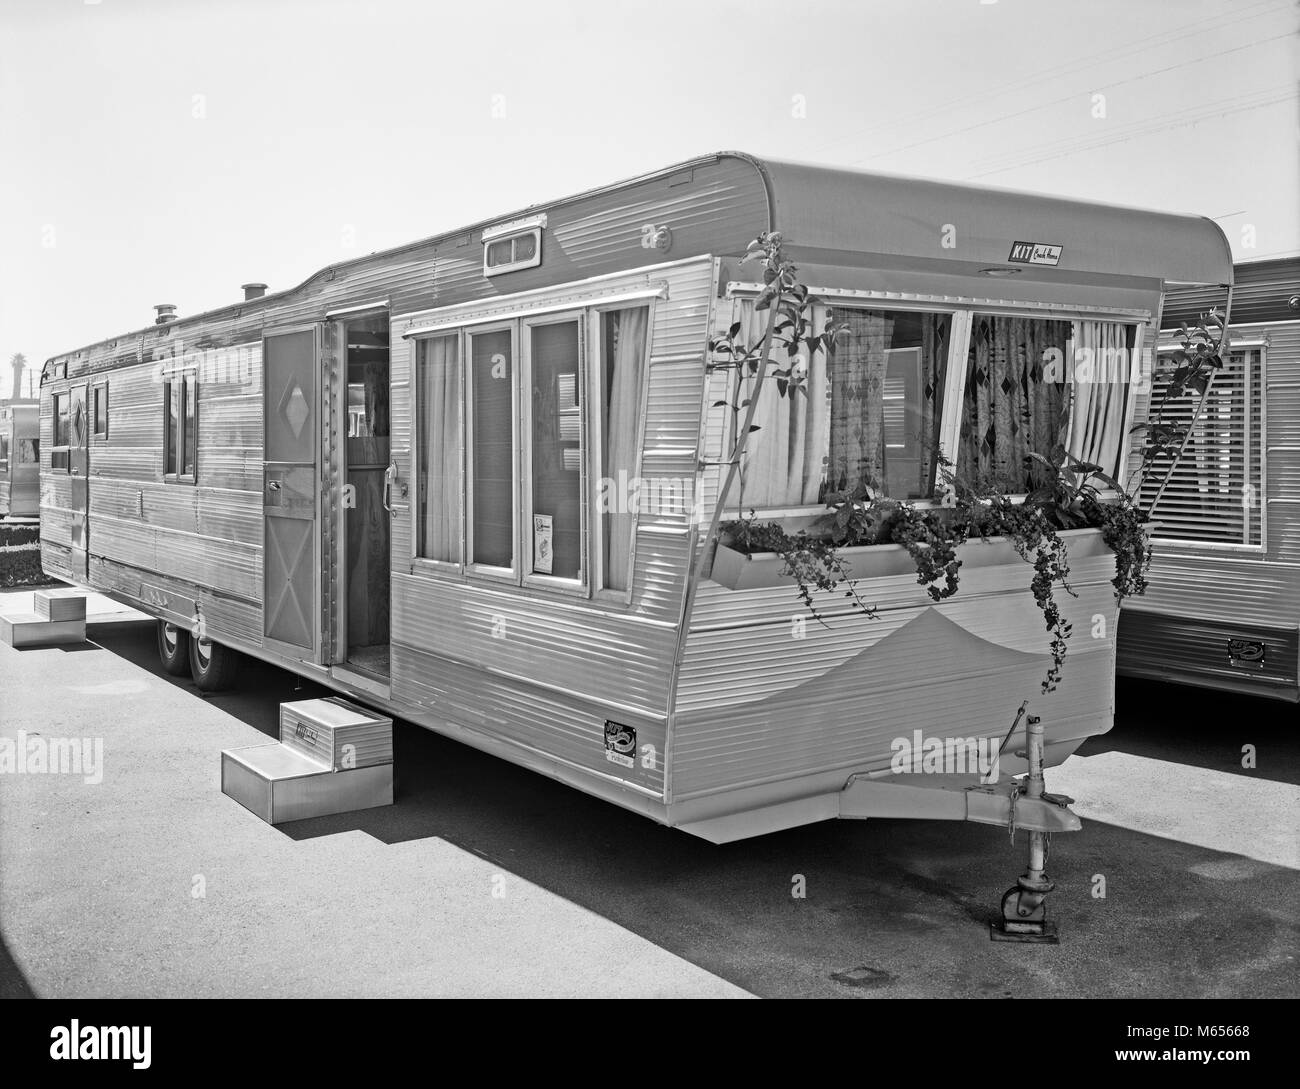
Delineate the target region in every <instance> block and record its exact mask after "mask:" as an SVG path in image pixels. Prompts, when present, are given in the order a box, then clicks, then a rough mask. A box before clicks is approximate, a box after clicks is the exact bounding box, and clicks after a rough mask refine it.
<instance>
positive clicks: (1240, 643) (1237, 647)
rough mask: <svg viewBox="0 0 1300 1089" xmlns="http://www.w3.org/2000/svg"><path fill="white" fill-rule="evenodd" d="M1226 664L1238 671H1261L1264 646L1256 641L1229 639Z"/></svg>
mask: <svg viewBox="0 0 1300 1089" xmlns="http://www.w3.org/2000/svg"><path fill="white" fill-rule="evenodd" d="M1228 664H1229V665H1232V666H1236V667H1237V668H1238V669H1263V668H1264V644H1263V643H1261V642H1260V641H1259V640H1257V639H1229V640H1228Z"/></svg>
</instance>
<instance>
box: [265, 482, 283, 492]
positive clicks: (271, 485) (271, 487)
mask: <svg viewBox="0 0 1300 1089" xmlns="http://www.w3.org/2000/svg"><path fill="white" fill-rule="evenodd" d="M266 488H267V491H272V492H278V491H279V490H280V482H279V481H278V480H268V481H267V482H266Z"/></svg>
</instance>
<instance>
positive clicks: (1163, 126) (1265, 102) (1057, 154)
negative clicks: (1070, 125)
mask: <svg viewBox="0 0 1300 1089" xmlns="http://www.w3.org/2000/svg"><path fill="white" fill-rule="evenodd" d="M1279 90H1280V91H1281V93H1277V92H1278V91H1279ZM1291 92H1292V88H1291V87H1290V85H1286V84H1284V85H1283V86H1282V87H1281V88H1280V89H1279V88H1271V89H1270V90H1268V91H1257V92H1255V93H1254V94H1253V95H1241V96H1238V98H1231V99H1225V100H1223V101H1222V102H1219V103H1215V104H1214V105H1212V106H1210V107H1198V108H1197V109H1199V110H1200V112H1199V113H1197V112H1195V111H1186V110H1184V111H1181V112H1180V113H1173V114H1162V115H1161V116H1160V118H1158V119H1156V122H1155V123H1148V122H1143V123H1142V124H1140V125H1137V126H1133V127H1131V128H1130V129H1129V130H1127V131H1124V132H1121V133H1117V134H1112V135H1109V136H1107V137H1105V138H1103V139H1100V140H1093V141H1090V142H1086V143H1079V144H1077V145H1076V146H1074V147H1070V146H1066V147H1064V148H1063V149H1062V150H1059V151H1051V152H1049V153H1048V154H1046V155H1037V153H1031V157H1030V158H1026V159H1018V160H1015V161H1012V162H1009V163H1005V164H1004V165H1002V166H999V167H997V168H995V169H993V170H985V171H982V172H980V173H978V174H968V175H966V176H965V178H964V179H963V180H965V181H975V180H977V179H979V178H987V177H988V176H989V175H991V174H1002V173H1005V172H1006V171H1008V170H1015V169H1018V168H1020V167H1023V166H1033V165H1034V164H1036V163H1042V162H1047V161H1048V160H1050V159H1060V158H1064V157H1065V156H1068V155H1075V154H1078V153H1079V152H1081V151H1092V150H1094V149H1096V148H1099V147H1105V146H1107V145H1109V144H1118V143H1123V142H1124V141H1126V140H1132V139H1135V138H1137V137H1139V136H1146V135H1149V134H1151V133H1156V132H1167V131H1169V130H1170V129H1178V128H1185V127H1186V126H1188V125H1195V124H1199V123H1200V122H1201V121H1207V120H1209V119H1210V118H1212V117H1227V116H1228V115H1229V114H1234V113H1241V112H1243V111H1245V110H1255V109H1261V108H1263V107H1265V106H1273V105H1276V104H1278V103H1281V102H1287V101H1290V100H1292V98H1293V95H1292V93H1291ZM1261 94H1265V95H1272V96H1273V97H1271V98H1264V99H1261V100H1260V101H1257V102H1244V103H1243V104H1242V105H1238V106H1232V107H1230V108H1227V109H1223V108H1221V107H1223V106H1224V105H1225V104H1226V103H1229V102H1236V101H1238V100H1239V99H1246V98H1252V97H1258V96H1259V95H1261ZM1182 114H1189V116H1186V117H1183V116H1182ZM1068 143H1069V142H1068V141H1067V145H1068ZM1047 146H1048V147H1050V146H1051V145H1047ZM1039 150H1044V149H1042V148H1040V149H1039ZM985 161H988V160H985Z"/></svg>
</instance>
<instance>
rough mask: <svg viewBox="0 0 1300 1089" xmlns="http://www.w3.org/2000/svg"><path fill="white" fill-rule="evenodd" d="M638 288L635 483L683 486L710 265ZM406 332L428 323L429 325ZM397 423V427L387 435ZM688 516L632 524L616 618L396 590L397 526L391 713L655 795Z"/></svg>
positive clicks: (429, 585) (400, 451) (404, 411)
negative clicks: (623, 739) (427, 716)
mask: <svg viewBox="0 0 1300 1089" xmlns="http://www.w3.org/2000/svg"><path fill="white" fill-rule="evenodd" d="M650 276H651V278H652V279H653V280H655V281H660V280H662V281H665V282H666V284H667V298H665V299H660V300H658V301H657V302H656V304H655V314H654V328H653V331H652V342H651V348H650V356H649V360H648V364H649V365H648V375H649V377H648V386H649V388H648V391H647V400H646V407H645V423H644V440H643V445H642V450H641V470H640V476H641V477H643V478H649V477H654V476H658V477H664V478H669V479H682V478H686V479H688V480H694V477H695V471H696V459H697V438H698V432H699V419H700V405H701V402H702V399H703V390H704V357H705V336H706V327H707V320H708V314H709V301H710V296H711V293H712V287H713V262H712V260H709V259H704V260H700V261H695V262H691V263H688V264H684V265H677V266H674V267H671V268H666V269H662V270H655V271H654V272H653V273H651V274H650ZM644 282H645V276H643V275H642V276H630V277H628V278H626V279H623V278H617V279H613V280H609V281H604V282H602V285H601V286H602V290H605V289H607V290H609V291H618V290H621V289H623V288H625V287H626V288H629V289H631V288H635V287H637V286H641V285H643V284H644ZM542 301H544V300H538V302H542ZM521 312H522V313H526V311H521ZM408 320H409V321H411V322H413V323H415V324H417V325H419V324H423V323H431V322H435V321H437V320H439V312H438V311H437V310H433V311H428V312H426V313H422V314H418V315H409V316H408ZM401 324H402V325H403V326H404V325H405V324H406V323H405V322H403V323H401ZM392 339H393V344H394V345H395V346H397V345H401V347H395V351H394V355H393V375H392V377H393V387H392V388H393V391H394V392H393V397H394V402H393V403H394V429H393V450H394V454H395V456H396V457H397V459H398V464H399V466H402V467H403V473H404V474H405V473H407V472H409V470H408V469H407V468H405V467H407V466H409V464H410V441H411V437H410V426H409V415H410V407H409V406H410V397H409V391H410V375H411V359H412V354H413V353H412V349H411V348H410V347H409V345H408V344H407V342H406V341H404V340H402V337H401V333H400V331H399V329H398V327H397V325H396V323H395V328H394V334H393V338H392ZM403 417H405V418H406V419H407V421H408V422H406V423H403V424H401V425H400V426H399V424H398V421H399V420H400V419H402V418H403ZM407 479H409V477H407ZM690 516H691V512H690V510H689V509H671V508H656V509H653V510H649V511H642V512H641V513H640V514H639V516H638V518H637V527H636V547H635V554H634V566H633V579H632V593H631V601H630V603H629V604H628V605H627V606H619V605H617V604H613V603H610V602H606V601H582V600H575V599H573V598H571V597H567V596H564V595H561V594H555V593H550V594H548V593H546V592H545V591H536V590H529V589H519V588H517V587H514V586H503V585H501V584H500V583H494V582H491V581H487V580H468V579H465V578H462V577H460V576H451V575H447V576H443V575H441V574H429V573H427V572H426V571H425V570H424V569H418V570H417V571H416V573H414V574H412V573H410V571H411V568H412V564H411V534H412V524H411V522H412V516H411V511H410V509H409V508H404V509H402V510H400V512H399V515H398V517H397V518H396V519H395V521H394V532H393V571H394V577H393V655H392V669H393V675H392V682H393V697H394V699H396V700H399V701H401V702H403V703H409V704H411V705H412V706H415V707H419V708H421V709H422V710H426V711H428V712H431V713H434V714H437V715H441V716H446V717H448V718H450V719H453V720H455V721H459V722H461V723H462V724H470V725H476V726H478V727H479V728H482V729H487V730H490V731H491V732H493V733H495V734H498V735H500V736H503V737H506V738H509V739H511V740H516V741H518V742H519V743H521V744H524V745H526V746H528V747H530V748H533V749H536V750H538V751H541V752H545V753H548V754H551V755H553V756H555V757H558V758H560V759H563V760H566V761H569V762H571V763H574V764H577V765H579V766H582V767H587V768H590V769H591V770H594V771H599V772H604V773H606V774H616V775H618V776H619V777H622V778H626V779H628V780H629V781H631V782H633V783H635V784H637V785H638V786H641V787H645V788H647V789H651V790H654V791H656V792H658V791H661V790H662V788H663V759H662V757H663V754H664V751H665V746H666V740H667V736H666V730H667V715H668V710H669V706H668V693H669V691H670V686H671V683H672V673H673V660H674V654H675V649H676V644H677V624H678V622H679V620H680V617H681V612H682V602H683V596H684V594H685V588H686V573H687V559H688V549H689V545H690V530H691V524H690ZM607 718H610V719H615V720H617V721H619V722H621V723H624V724H625V725H634V726H636V727H637V742H638V745H645V744H651V745H654V746H655V749H656V752H657V753H658V754H659V759H658V760H657V761H656V765H655V767H654V768H646V767H643V766H642V764H641V763H640V761H638V763H637V765H636V767H635V768H629V769H624V768H621V767H619V766H617V765H614V764H611V763H609V762H608V761H607V760H606V759H605V752H604V722H605V719H607Z"/></svg>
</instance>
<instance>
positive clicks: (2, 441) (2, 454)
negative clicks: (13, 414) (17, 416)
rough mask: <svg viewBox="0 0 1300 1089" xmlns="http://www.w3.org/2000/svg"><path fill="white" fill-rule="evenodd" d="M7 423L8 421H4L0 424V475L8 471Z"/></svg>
mask: <svg viewBox="0 0 1300 1089" xmlns="http://www.w3.org/2000/svg"><path fill="white" fill-rule="evenodd" d="M8 422H9V421H7V420H5V421H3V423H0V427H4V430H0V473H7V472H8V471H9V433H8V426H7V425H8Z"/></svg>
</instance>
